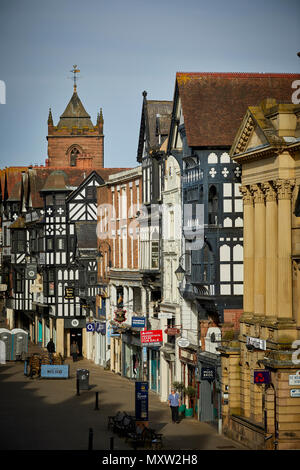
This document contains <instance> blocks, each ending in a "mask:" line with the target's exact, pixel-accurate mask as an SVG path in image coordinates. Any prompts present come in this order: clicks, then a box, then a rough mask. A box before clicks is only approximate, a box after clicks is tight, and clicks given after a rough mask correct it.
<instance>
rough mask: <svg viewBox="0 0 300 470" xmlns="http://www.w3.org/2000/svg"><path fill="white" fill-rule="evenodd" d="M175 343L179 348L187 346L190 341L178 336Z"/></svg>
mask: <svg viewBox="0 0 300 470" xmlns="http://www.w3.org/2000/svg"><path fill="white" fill-rule="evenodd" d="M177 344H178V346H179V347H180V348H187V347H188V346H189V345H190V342H189V340H188V339H186V338H179V339H178V341H177Z"/></svg>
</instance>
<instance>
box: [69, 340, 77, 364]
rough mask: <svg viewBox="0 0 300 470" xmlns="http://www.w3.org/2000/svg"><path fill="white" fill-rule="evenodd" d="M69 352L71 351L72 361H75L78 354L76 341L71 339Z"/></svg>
mask: <svg viewBox="0 0 300 470" xmlns="http://www.w3.org/2000/svg"><path fill="white" fill-rule="evenodd" d="M70 352H71V356H72V357H73V362H76V361H77V355H78V354H79V349H78V346H77V343H76V341H73V343H72V344H71V349H70Z"/></svg>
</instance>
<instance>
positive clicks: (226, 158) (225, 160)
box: [220, 152, 231, 163]
mask: <svg viewBox="0 0 300 470" xmlns="http://www.w3.org/2000/svg"><path fill="white" fill-rule="evenodd" d="M230 161H231V160H230V157H229V155H228V153H227V152H224V153H222V155H221V159H220V162H221V163H230Z"/></svg>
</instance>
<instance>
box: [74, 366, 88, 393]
mask: <svg viewBox="0 0 300 470" xmlns="http://www.w3.org/2000/svg"><path fill="white" fill-rule="evenodd" d="M89 378H90V371H89V370H88V369H77V380H78V382H79V390H89Z"/></svg>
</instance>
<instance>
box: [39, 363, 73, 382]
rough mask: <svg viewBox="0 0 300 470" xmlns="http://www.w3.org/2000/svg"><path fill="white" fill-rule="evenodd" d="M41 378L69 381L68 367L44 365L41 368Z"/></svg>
mask: <svg viewBox="0 0 300 470" xmlns="http://www.w3.org/2000/svg"><path fill="white" fill-rule="evenodd" d="M41 377H42V378H44V379H68V378H69V366H68V365H51V364H43V365H42V366H41Z"/></svg>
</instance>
